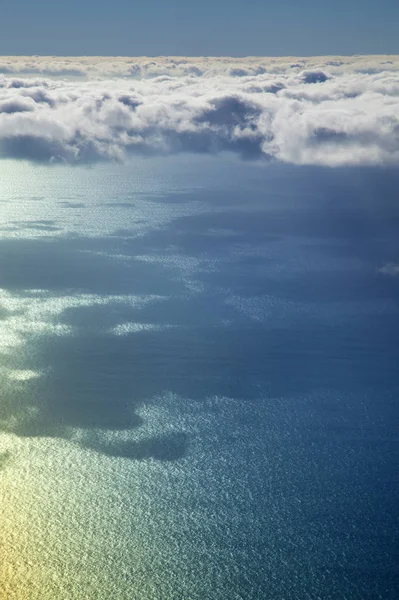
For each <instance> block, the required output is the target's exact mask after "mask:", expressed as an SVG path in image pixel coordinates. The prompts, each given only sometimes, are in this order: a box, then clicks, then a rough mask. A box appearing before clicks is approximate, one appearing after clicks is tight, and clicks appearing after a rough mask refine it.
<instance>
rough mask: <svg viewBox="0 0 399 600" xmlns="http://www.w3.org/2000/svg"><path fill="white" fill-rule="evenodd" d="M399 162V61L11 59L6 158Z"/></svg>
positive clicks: (3, 126)
mask: <svg viewBox="0 0 399 600" xmlns="http://www.w3.org/2000/svg"><path fill="white" fill-rule="evenodd" d="M181 152H187V153H211V154H215V153H221V152H234V153H236V154H238V155H239V156H241V157H243V158H246V159H255V160H259V159H263V160H264V159H267V160H278V161H282V162H287V163H293V164H308V165H325V166H345V165H388V164H391V165H392V164H393V165H395V164H398V163H399V57H398V56H374V57H322V58H317V57H316V58H306V59H304V58H302V59H298V58H280V59H272V58H256V57H254V58H245V59H230V58H164V57H161V58H154V59H152V58H140V59H138V58H104V57H100V58H93V57H91V58H88V57H84V58H57V57H53V58H48V57H42V58H39V57H30V58H29V57H25V58H24V57H18V58H13V57H9V58H7V57H4V58H1V59H0V156H1V157H3V158H17V159H28V160H32V161H38V162H46V163H48V162H49V161H52V162H54V161H56V162H67V163H71V164H79V163H90V162H96V161H100V160H118V161H120V160H125V159H126V158H127V157H128V156H129V155H131V154H141V155H148V154H173V153H181Z"/></svg>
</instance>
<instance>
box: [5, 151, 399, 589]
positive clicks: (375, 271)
mask: <svg viewBox="0 0 399 600" xmlns="http://www.w3.org/2000/svg"><path fill="white" fill-rule="evenodd" d="M0 166H1V177H0V288H1V289H0V319H1V320H0V327H1V332H0V352H1V354H0V379H1V396H0V597H1V598H2V599H3V598H4V599H6V600H89V599H90V600H239V599H242V600H294V599H298V600H307V599H309V600H319V599H320V600H329V599H331V600H378V599H381V600H396V599H397V598H399V569H398V564H399V470H398V458H399V446H398V442H399V428H398V425H399V422H398V414H399V409H398V395H399V304H398V300H399V198H398V190H399V172H398V170H397V169H396V170H395V169H391V170H390V169H377V168H375V169H373V168H363V169H361V168H348V169H338V168H336V169H327V168H315V167H312V168H310V167H292V166H284V165H278V164H269V165H268V164H251V163H250V162H245V161H244V162H239V161H238V160H235V159H232V158H230V157H228V156H226V157H218V158H209V157H208V158H202V157H200V158H198V157H190V156H180V157H174V158H168V159H164V158H162V159H161V158H153V157H148V158H146V159H134V160H132V161H131V162H130V163H129V164H126V165H110V164H101V165H96V166H93V167H91V168H82V167H76V168H72V167H66V166H65V167H64V166H59V165H58V166H57V165H52V166H51V165H50V166H38V165H32V164H29V163H22V162H14V161H2V162H1V165H0Z"/></svg>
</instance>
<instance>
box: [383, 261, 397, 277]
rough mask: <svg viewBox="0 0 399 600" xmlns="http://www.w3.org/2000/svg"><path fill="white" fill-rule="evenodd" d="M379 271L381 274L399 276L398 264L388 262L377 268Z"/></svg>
mask: <svg viewBox="0 0 399 600" xmlns="http://www.w3.org/2000/svg"><path fill="white" fill-rule="evenodd" d="M379 272H380V273H382V274H383V275H390V276H391V277H399V264H395V263H388V264H386V265H384V266H383V267H381V269H379Z"/></svg>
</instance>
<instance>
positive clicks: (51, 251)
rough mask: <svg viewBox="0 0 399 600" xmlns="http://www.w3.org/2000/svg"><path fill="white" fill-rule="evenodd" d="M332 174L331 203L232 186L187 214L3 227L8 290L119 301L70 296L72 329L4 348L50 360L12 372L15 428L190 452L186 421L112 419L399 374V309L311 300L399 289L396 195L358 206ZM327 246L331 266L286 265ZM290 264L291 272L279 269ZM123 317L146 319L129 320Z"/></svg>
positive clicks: (0, 245)
mask: <svg viewBox="0 0 399 600" xmlns="http://www.w3.org/2000/svg"><path fill="white" fill-rule="evenodd" d="M313 182H314V183H315V185H316V178H315V179H314V180H313ZM331 189H332V191H331V190H330V191H329V193H328V194H327V197H326V198H324V199H323V201H322V205H321V204H320V201H319V200H320V199H318V202H319V203H316V204H315V202H316V200H306V199H305V200H302V202H304V205H303V206H302V208H298V207H292V206H285V207H284V206H281V208H279V207H277V208H276V206H274V207H272V208H271V207H270V206H268V205H267V203H265V204H264V206H263V208H262V207H261V206H259V203H258V201H257V202H256V203H255V205H254V206H251V205H247V206H246V210H245V211H244V210H242V207H238V206H237V205H235V204H234V199H233V200H232V204H231V205H229V204H228V202H227V201H226V199H224V198H223V199H222V200H221V203H220V205H219V206H218V207H217V208H218V210H217V211H214V212H212V211H211V210H209V211H207V212H206V213H199V214H193V215H191V216H188V217H187V216H183V217H175V218H174V219H173V220H171V221H170V222H169V224H167V225H165V226H164V227H163V228H162V229H157V230H152V231H149V232H148V233H147V234H145V235H143V236H137V235H136V234H135V232H134V231H133V230H129V229H125V230H124V231H120V232H114V234H113V235H109V236H104V237H97V238H89V237H87V238H85V237H74V238H55V237H51V236H50V232H48V233H49V235H48V237H46V238H45V239H41V238H40V239H29V240H27V239H11V240H1V241H0V252H1V256H2V257H3V260H2V262H1V264H0V287H2V288H5V289H6V290H8V291H9V292H10V293H13V294H15V295H17V296H18V297H19V298H29V294H30V292H29V290H37V289H44V290H47V293H46V295H44V296H43V301H45V300H46V299H49V298H50V299H51V298H53V299H54V298H62V297H63V296H64V295H68V296H70V295H72V296H76V297H79V295H80V294H82V293H86V294H93V295H97V296H98V297H99V298H101V299H103V300H104V302H106V304H104V305H89V306H71V307H69V308H68V307H66V309H65V310H64V311H63V312H62V314H61V315H60V316H57V317H56V322H57V323H58V324H62V325H67V326H69V327H71V328H72V334H71V335H60V336H56V335H51V334H49V335H47V334H40V335H39V334H32V333H28V334H26V336H25V346H24V349H23V352H21V353H19V354H18V353H16V356H15V357H11V358H7V357H5V358H3V362H4V364H5V366H11V367H12V368H17V369H29V370H33V371H42V372H44V375H43V377H41V378H38V379H36V380H32V381H29V382H23V383H19V384H18V386H11V387H9V388H7V390H6V391H5V394H4V398H3V400H2V402H1V404H0V421H1V422H3V423H6V424H7V425H3V428H5V429H7V430H10V431H13V432H14V433H16V434H18V435H25V436H32V435H44V436H46V435H48V436H58V437H63V438H69V437H71V431H72V430H82V429H83V430H85V431H86V434H85V435H84V436H83V437H82V440H81V443H82V444H83V445H85V446H87V447H88V448H91V449H93V450H96V451H99V452H102V453H104V454H106V455H109V456H120V457H125V458H130V459H136V460H143V459H147V458H153V459H157V460H177V459H179V458H181V457H183V456H184V455H185V453H186V451H187V449H188V443H189V438H188V436H187V434H186V433H184V432H180V431H179V432H174V433H173V434H168V433H165V432H163V431H160V432H159V434H158V435H155V436H154V435H153V434H151V437H149V438H147V439H144V440H133V441H126V440H123V441H120V440H119V439H118V436H117V435H116V436H115V439H114V440H112V438H111V439H110V438H109V432H114V433H117V432H118V431H121V430H135V429H139V428H140V427H141V426H144V425H145V423H144V422H143V421H142V418H141V417H140V416H139V415H140V408H141V407H142V406H143V405H145V404H147V403H149V402H153V401H156V400H154V399H156V398H159V397H160V396H162V394H165V392H171V393H173V394H176V395H178V396H180V397H182V398H186V399H190V400H191V401H202V400H204V399H205V398H209V397H215V396H223V397H230V398H235V399H237V401H241V402H245V401H249V400H251V399H252V400H259V402H261V401H262V400H261V399H262V398H267V397H269V398H270V397H275V398H276V397H278V398H281V402H284V399H287V398H292V397H297V396H300V395H305V394H309V393H314V392H322V391H323V390H330V391H331V390H334V391H336V392H339V393H341V394H342V393H348V392H359V391H366V390H380V389H382V388H384V387H385V385H387V386H388V387H390V388H392V387H395V386H396V387H397V388H398V389H399V375H398V370H397V351H396V340H397V339H398V337H399V329H398V320H397V318H396V315H391V314H390V313H389V312H388V313H386V312H384V311H383V310H377V311H376V312H375V313H366V314H353V311H352V313H350V315H349V316H348V317H346V318H345V317H340V318H339V319H338V320H336V318H334V317H333V316H331V315H329V313H328V312H324V313H321V316H320V315H319V314H312V310H308V311H307V312H300V311H299V310H298V307H301V306H305V307H306V306H312V305H314V306H317V307H319V308H320V307H322V308H323V310H324V309H325V308H329V307H331V310H332V309H333V307H334V305H336V304H337V303H339V304H340V305H342V306H343V307H345V306H347V305H348V306H352V305H357V303H359V305H360V304H361V305H363V303H364V301H365V300H367V301H369V302H371V303H376V304H377V305H378V306H380V305H384V306H385V305H387V304H389V303H390V302H391V303H393V304H394V303H395V302H396V301H397V299H398V297H399V289H398V280H397V278H387V277H383V276H382V275H381V274H380V273H378V272H377V271H376V268H375V267H376V265H378V264H379V263H380V262H382V261H383V263H385V262H387V260H392V256H391V257H389V256H388V255H389V253H392V252H394V251H395V249H396V248H397V247H398V244H397V237H396V230H395V226H393V223H394V224H395V223H396V224H397V223H398V221H397V220H396V221H395V219H397V212H395V210H396V209H394V208H393V207H392V206H391V204H390V201H389V202H388V200H389V198H388V200H387V202H386V203H383V205H382V206H381V207H380V210H379V211H378V210H377V208H376V207H374V208H373V210H371V209H370V210H368V211H367V210H365V209H364V207H356V206H354V203H353V202H352V204H350V205H348V206H347V205H345V203H344V202H343V201H339V200H338V201H336V202H334V198H335V193H336V190H334V189H333V188H331ZM341 200H342V199H341ZM312 202H313V204H312ZM376 211H377V218H376ZM287 248H288V254H287ZM248 252H249V253H248ZM318 252H323V253H324V259H326V260H325V265H326V267H325V268H324V269H319V268H316V269H308V268H306V269H303V267H301V266H299V267H297V266H295V265H294V267H292V269H293V270H292V271H291V272H288V276H287V277H282V276H281V270H280V271H278V269H279V268H280V266H279V265H280V264H281V263H282V264H283V266H284V268H288V267H289V265H290V264H291V262H290V260H289V259H290V258H292V257H295V258H301V257H302V258H303V259H304V263H305V264H306V265H308V264H310V262H309V261H308V259H310V257H311V254H313V255H314V254H315V253H316V254H317V253H318ZM176 255H177V256H178V257H179V259H180V263H181V264H182V265H183V266H184V264H186V263H187V261H188V263H187V264H191V263H190V260H191V259H195V260H197V261H198V262H194V266H192V267H191V268H190V269H191V270H190V269H189V270H188V271H185V270H184V268H183V267H182V266H179V265H175V263H173V262H172V263H170V261H169V262H168V260H167V259H169V258H172V257H174V256H176ZM139 256H145V257H146V260H141V259H140V258H138V257H139ZM327 258H329V259H330V260H331V261H332V262H331V265H332V266H329V265H330V263H329V261H328V260H327ZM353 258H356V259H358V260H359V262H360V264H361V265H362V267H361V268H360V269H359V270H357V271H353V270H351V268H349V266H348V261H349V259H353ZM394 258H395V257H394ZM185 261H186V262H185ZM201 261H203V262H204V264H205V266H204V265H203V264H202V263H201ZM337 264H338V267H337ZM174 265H175V266H174ZM206 265H208V267H206ZM287 265H288V266H287ZM290 268H291V267H290ZM276 269H277V272H278V273H280V276H276V275H274V276H273V275H272V274H271V273H273V272H276ZM273 270H274V271H273ZM283 273H284V271H283ZM188 283H191V284H194V288H193V289H194V291H191V292H190V291H189V287H188V285H187V284H188ZM118 294H119V295H122V296H129V295H138V296H139V297H142V298H143V299H144V300H145V299H146V298H147V297H148V296H151V295H154V296H157V297H158V296H159V297H160V299H159V300H156V301H151V302H147V303H143V304H142V305H140V306H136V305H134V304H129V303H128V302H127V301H126V300H123V298H122V299H121V300H116V299H115V298H112V296H115V295H118ZM266 297H269V298H272V299H274V302H275V305H277V306H278V307H281V306H289V310H288V311H287V312H286V313H285V316H284V319H277V318H275V316H274V313H273V312H271V313H270V315H271V316H268V315H269V311H270V310H271V311H272V310H273V306H271V308H270V306H268V304H267V302H266V301H264V300H262V299H263V298H266ZM234 299H235V300H236V305H234V303H232V302H231V301H232V300H234ZM247 300H249V301H251V302H258V305H259V301H260V309H259V311H258V312H260V314H261V317H262V318H260V319H259V318H258V316H257V314H256V311H255V312H254V311H253V310H252V309H249V310H247V311H245V310H241V309H240V303H241V304H242V303H244V304H245V301H247ZM262 302H263V304H262ZM287 303H288V304H287ZM312 303H313V304H312ZM316 312H317V311H316ZM331 314H332V315H333V311H332V313H331ZM8 316H9V315H8V313H7V312H6V313H5V314H4V319H7V318H8ZM124 323H128V324H129V323H133V324H136V325H137V327H136V329H135V328H134V327H133V329H132V330H129V327H128V328H127V329H126V331H124V333H125V334H124V335H117V331H116V330H115V328H117V327H118V326H119V325H123V324H124ZM140 326H142V327H140ZM154 326H156V327H154ZM129 331H130V333H129ZM187 401H189V400H187Z"/></svg>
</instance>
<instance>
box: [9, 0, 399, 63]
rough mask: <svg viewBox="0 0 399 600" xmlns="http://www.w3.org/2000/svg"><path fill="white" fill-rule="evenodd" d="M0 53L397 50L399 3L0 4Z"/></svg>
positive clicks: (87, 0)
mask: <svg viewBox="0 0 399 600" xmlns="http://www.w3.org/2000/svg"><path fill="white" fill-rule="evenodd" d="M0 7H1V18H0V55H3V56H4V55H31V54H39V55H59V56H62V55H64V56H79V55H101V56H106V55H110V56H162V55H175V56H202V55H207V56H223V55H225V56H227V55H228V56H251V55H252V56H289V55H292V56H295V55H296V56H312V55H327V54H341V55H351V54H396V53H399V36H398V35H397V34H398V27H399V2H398V1H397V0H335V1H334V2H332V1H331V0H327V1H322V2H320V0H301V2H298V0H278V2H277V1H275V2H270V0H201V2H188V1H187V0H169V1H167V2H166V1H165V0H146V1H145V2H144V1H140V2H136V1H134V0H113V1H112V2H109V1H108V0H68V1H64V2H57V1H54V0H36V1H35V2H32V0H0Z"/></svg>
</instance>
